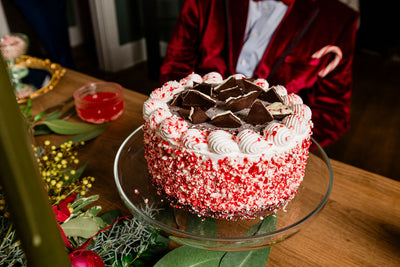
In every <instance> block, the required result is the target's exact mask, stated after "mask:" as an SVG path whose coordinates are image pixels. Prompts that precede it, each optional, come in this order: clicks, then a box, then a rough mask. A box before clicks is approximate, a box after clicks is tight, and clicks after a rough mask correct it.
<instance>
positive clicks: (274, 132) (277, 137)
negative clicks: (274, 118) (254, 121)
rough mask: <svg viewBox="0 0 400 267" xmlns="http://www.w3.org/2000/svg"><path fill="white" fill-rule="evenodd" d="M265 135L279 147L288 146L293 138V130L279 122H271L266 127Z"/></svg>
mask: <svg viewBox="0 0 400 267" xmlns="http://www.w3.org/2000/svg"><path fill="white" fill-rule="evenodd" d="M264 137H265V139H266V140H268V141H270V142H272V143H273V144H274V145H276V146H278V147H282V146H286V145H288V144H289V143H290V141H291V140H292V138H293V134H292V131H290V130H289V129H288V128H287V127H286V126H285V125H283V124H281V123H279V122H270V123H269V124H268V125H267V126H266V127H265V128H264Z"/></svg>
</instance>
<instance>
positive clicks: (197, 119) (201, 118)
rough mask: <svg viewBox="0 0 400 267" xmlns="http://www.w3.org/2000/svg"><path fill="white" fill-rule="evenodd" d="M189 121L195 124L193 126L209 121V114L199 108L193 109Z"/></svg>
mask: <svg viewBox="0 0 400 267" xmlns="http://www.w3.org/2000/svg"><path fill="white" fill-rule="evenodd" d="M188 119H189V120H190V121H191V122H192V123H193V124H199V123H203V122H206V121H208V120H209V119H210V118H209V117H208V116H207V114H206V113H205V112H204V111H203V110H202V109H201V108H199V107H192V108H191V109H190V114H189V117H188Z"/></svg>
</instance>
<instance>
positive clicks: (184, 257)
mask: <svg viewBox="0 0 400 267" xmlns="http://www.w3.org/2000/svg"><path fill="white" fill-rule="evenodd" d="M224 254H225V252H222V251H212V250H205V249H199V248H193V247H189V246H182V247H179V248H176V249H174V250H172V251H171V252H169V253H168V254H166V255H165V256H164V257H162V258H161V259H160V260H159V261H158V262H157V263H156V264H155V265H154V267H168V266H174V267H189V266H196V267H208V266H218V264H219V262H220V260H221V257H222V256H223V255H224Z"/></svg>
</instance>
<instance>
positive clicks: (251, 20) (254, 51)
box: [236, 0, 288, 77]
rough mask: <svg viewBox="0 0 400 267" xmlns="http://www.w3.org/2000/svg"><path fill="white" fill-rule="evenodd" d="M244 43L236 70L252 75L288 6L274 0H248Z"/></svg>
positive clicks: (248, 75) (247, 75)
mask: <svg viewBox="0 0 400 267" xmlns="http://www.w3.org/2000/svg"><path fill="white" fill-rule="evenodd" d="M249 1H250V3H249V12H248V15H247V23H246V32H245V35H244V44H243V47H242V50H241V52H240V55H239V60H238V63H237V65H236V72H237V73H241V74H243V75H245V76H246V77H252V76H253V73H254V70H255V69H256V67H257V66H258V63H259V62H260V60H261V58H262V56H263V55H264V52H265V49H266V48H267V46H268V44H269V42H270V40H271V37H272V35H273V34H274V32H275V30H276V28H277V27H278V26H279V24H280V23H281V21H282V19H283V17H284V16H285V14H286V11H287V9H288V6H287V5H285V4H284V3H282V2H280V1H276V0H263V1H257V2H255V1H252V0H249Z"/></svg>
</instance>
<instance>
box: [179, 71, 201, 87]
mask: <svg viewBox="0 0 400 267" xmlns="http://www.w3.org/2000/svg"><path fill="white" fill-rule="evenodd" d="M202 82H203V78H201V76H200V75H199V74H197V73H194V72H193V73H191V74H189V75H188V76H186V77H185V78H183V79H181V80H180V81H179V83H180V84H181V85H182V86H183V87H185V88H187V87H193V85H194V83H202Z"/></svg>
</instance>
